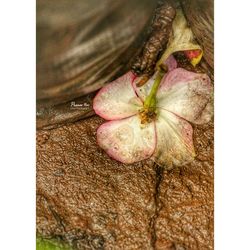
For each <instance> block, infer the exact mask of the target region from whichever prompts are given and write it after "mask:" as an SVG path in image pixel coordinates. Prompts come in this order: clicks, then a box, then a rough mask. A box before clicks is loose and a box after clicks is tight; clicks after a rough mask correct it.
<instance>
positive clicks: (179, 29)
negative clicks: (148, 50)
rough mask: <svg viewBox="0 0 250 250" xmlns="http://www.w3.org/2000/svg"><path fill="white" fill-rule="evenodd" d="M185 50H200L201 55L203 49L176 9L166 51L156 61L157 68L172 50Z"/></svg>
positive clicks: (180, 12)
mask: <svg viewBox="0 0 250 250" xmlns="http://www.w3.org/2000/svg"><path fill="white" fill-rule="evenodd" d="M185 50H200V51H201V54H200V55H201V56H200V57H199V60H200V59H201V57H202V54H203V51H202V48H201V47H200V45H199V44H197V42H196V41H195V37H194V35H193V33H192V30H191V29H190V27H188V24H187V20H186V18H185V16H184V14H183V12H182V10H180V9H179V10H177V11H176V16H175V19H174V21H173V25H172V35H171V36H170V38H169V42H168V45H167V49H166V51H165V52H164V53H163V55H162V57H161V59H160V60H159V61H158V63H157V68H158V67H159V66H160V65H161V64H162V63H163V62H164V61H165V60H166V59H167V58H168V57H169V56H170V55H172V54H173V53H174V52H177V51H185ZM197 63H198V61H197V62H196V64H197Z"/></svg>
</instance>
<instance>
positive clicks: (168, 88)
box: [157, 68, 213, 124]
mask: <svg viewBox="0 0 250 250" xmlns="http://www.w3.org/2000/svg"><path fill="white" fill-rule="evenodd" d="M212 92H213V87H212V84H211V82H210V79H209V77H208V76H207V75H206V74H197V73H194V72H190V71H187V70H185V69H182V68H177V69H175V70H173V71H171V72H170V73H169V74H168V75H166V76H165V77H164V78H163V80H162V83H161V85H160V87H159V90H158V93H157V107H159V108H164V109H166V110H168V111H171V112H173V113H175V114H176V115H178V116H180V117H182V118H184V119H186V120H188V121H190V122H193V123H196V124H202V123H206V122H208V121H209V120H210V119H211V117H212V115H213V105H212Z"/></svg>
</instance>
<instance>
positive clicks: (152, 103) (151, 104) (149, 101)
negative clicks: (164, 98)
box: [144, 69, 165, 111]
mask: <svg viewBox="0 0 250 250" xmlns="http://www.w3.org/2000/svg"><path fill="white" fill-rule="evenodd" d="M164 73H165V72H164V71H163V70H161V69H160V70H159V71H158V72H157V75H156V78H155V81H154V84H153V86H152V88H151V90H150V93H149V95H148V96H147V97H146V100H145V102H144V108H145V109H152V111H154V110H155V108H156V93H157V90H158V88H159V85H160V83H161V79H162V77H163V76H164Z"/></svg>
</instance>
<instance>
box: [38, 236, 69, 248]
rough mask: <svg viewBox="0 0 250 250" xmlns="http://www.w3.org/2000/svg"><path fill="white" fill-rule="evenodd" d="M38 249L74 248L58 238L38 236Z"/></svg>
mask: <svg viewBox="0 0 250 250" xmlns="http://www.w3.org/2000/svg"><path fill="white" fill-rule="evenodd" d="M36 250H72V248H71V247H70V246H69V245H67V244H65V243H62V242H60V241H58V240H52V239H50V240H46V239H42V238H37V239H36Z"/></svg>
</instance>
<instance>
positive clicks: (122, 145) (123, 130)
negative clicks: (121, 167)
mask: <svg viewBox="0 0 250 250" xmlns="http://www.w3.org/2000/svg"><path fill="white" fill-rule="evenodd" d="M97 142H98V144H99V146H100V147H101V148H102V149H104V150H105V151H106V153H107V154H108V155H109V156H110V157H112V158H114V159H115V160H117V161H120V162H123V163H128V164H129V163H133V162H138V161H141V160H144V159H147V158H149V157H150V156H151V155H152V154H153V152H154V150H155V145H156V134H155V124H154V123H150V124H146V125H142V124H141V121H140V119H139V117H138V116H137V115H135V116H132V117H129V118H125V119H122V120H117V121H110V122H106V123H104V124H102V125H101V126H100V127H99V128H98V130H97Z"/></svg>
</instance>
